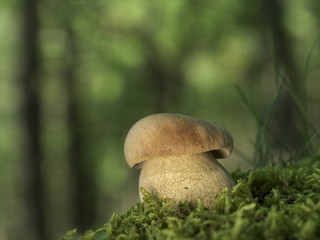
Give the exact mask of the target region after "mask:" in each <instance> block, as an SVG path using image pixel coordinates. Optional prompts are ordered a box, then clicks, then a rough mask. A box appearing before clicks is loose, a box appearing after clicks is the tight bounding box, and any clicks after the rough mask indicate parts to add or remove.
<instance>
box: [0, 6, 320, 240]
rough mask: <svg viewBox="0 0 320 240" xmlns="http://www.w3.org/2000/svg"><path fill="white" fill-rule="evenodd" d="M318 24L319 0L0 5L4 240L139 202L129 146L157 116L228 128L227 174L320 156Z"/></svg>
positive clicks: (49, 236)
mask: <svg viewBox="0 0 320 240" xmlns="http://www.w3.org/2000/svg"><path fill="white" fill-rule="evenodd" d="M319 29H320V1H319V0H291V1H277V0H257V1H249V0H242V1H238V0H216V1H209V0H201V1H186V0H161V1H154V0H121V1H119V0H92V1H84V0H73V1H71V0H64V1H56V0H43V1H38V0H13V1H11V0H2V1H1V2H0V62H1V64H0V240H9V239H13V240H15V239H25V240H29V239H30V240H53V239H58V238H59V237H62V236H63V235H64V233H65V232H66V231H67V230H69V229H73V228H78V229H79V230H80V231H84V230H86V229H88V228H92V227H97V226H101V225H102V224H103V223H104V222H105V221H107V220H108V218H109V217H110V216H111V214H112V213H113V212H119V211H122V210H124V209H126V208H128V207H129V206H130V205H131V204H134V203H135V202H137V201H138V189H137V186H138V176H139V171H138V170H135V169H130V168H129V167H128V166H127V164H126V162H125V159H124V156H123V143H124V139H125V137H126V134H127V132H128V131H129V129H130V127H131V126H132V125H133V124H134V123H135V122H136V121H137V120H139V119H140V118H142V117H144V116H146V115H149V114H153V113H158V112H179V113H184V114H187V115H191V116H194V117H198V118H204V119H208V120H212V121H216V122H218V123H220V124H221V125H223V126H225V127H226V128H227V129H228V130H229V131H230V132H231V134H232V135H233V137H234V142H235V149H234V152H233V154H232V155H231V157H230V158H228V159H225V160H221V161H220V162H221V163H222V164H223V165H224V166H225V167H226V168H227V169H228V170H230V171H232V170H234V169H236V168H242V169H248V168H250V167H253V166H262V165H264V164H268V163H272V161H275V160H276V159H278V158H284V157H286V158H289V159H290V157H291V159H292V157H294V154H293V152H292V151H293V150H301V151H299V154H302V155H303V154H304V155H306V154H308V153H310V151H309V152H308V151H307V150H312V146H311V145H312V144H310V143H312V141H313V138H314V136H315V135H318V133H317V128H319V124H320V114H318V112H319V100H320V94H319V90H320V83H319V78H320V68H319V61H320V43H319V41H318V39H319V34H320V31H319ZM313 147H314V146H313ZM317 151H318V150H317V149H313V153H319V152H317ZM295 153H296V154H298V153H297V151H295ZM302 155H301V156H302Z"/></svg>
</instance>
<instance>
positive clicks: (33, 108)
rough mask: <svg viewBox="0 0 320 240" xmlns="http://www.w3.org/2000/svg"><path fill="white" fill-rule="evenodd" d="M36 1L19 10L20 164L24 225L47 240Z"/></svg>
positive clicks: (29, 1)
mask: <svg viewBox="0 0 320 240" xmlns="http://www.w3.org/2000/svg"><path fill="white" fill-rule="evenodd" d="M37 8H38V1H37V0H24V1H23V7H22V16H23V18H22V21H23V22H22V30H23V32H22V37H21V39H23V40H22V44H23V45H22V57H21V58H22V59H23V66H22V69H21V77H20V82H21V85H22V101H23V106H22V108H23V109H22V110H23V111H22V119H23V123H24V128H25V142H24V146H25V155H24V158H23V163H22V170H23V174H24V176H23V177H24V179H23V181H24V182H23V183H22V185H23V186H24V190H23V191H24V192H23V198H24V204H25V206H26V214H27V215H26V220H25V221H26V222H25V225H26V227H27V228H29V229H28V230H27V231H31V232H33V233H34V234H35V236H34V237H35V238H34V239H39V240H40V239H41V240H45V239H47V236H46V230H45V229H46V219H45V203H44V179H43V177H42V171H41V167H42V166H41V165H42V151H41V120H40V101H41V100H40V91H41V90H40V82H39V69H40V57H39V49H38V46H39V39H38V32H39V19H38V9H37ZM24 237H25V239H28V236H24Z"/></svg>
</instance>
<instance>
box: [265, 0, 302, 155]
mask: <svg viewBox="0 0 320 240" xmlns="http://www.w3.org/2000/svg"><path fill="white" fill-rule="evenodd" d="M265 5H266V6H267V13H268V25H269V26H270V28H271V31H272V33H273V39H274V56H275V70H276V72H277V73H279V74H280V75H282V76H284V78H285V81H286V86H287V87H289V88H282V89H281V91H280V98H279V106H278V109H277V111H276V116H275V118H274V120H273V122H272V128H273V129H274V130H275V132H276V133H275V134H276V135H277V136H279V138H280V140H281V141H282V142H283V143H284V144H285V145H286V146H287V148H288V149H290V150H292V151H295V150H297V149H299V148H300V147H301V146H302V144H303V142H304V139H303V136H302V134H301V132H304V131H306V128H307V126H305V123H304V121H303V118H302V116H301V115H300V114H299V112H298V109H297V105H296V102H295V101H294V98H293V96H294V97H295V98H296V99H298V101H299V102H300V104H301V106H303V107H304V108H306V87H305V81H304V80H303V79H302V77H301V73H300V71H299V69H298V68H297V66H296V64H295V62H294V57H293V54H292V46H291V41H290V38H289V37H288V34H287V32H286V28H285V26H284V24H283V20H282V18H283V6H282V4H281V2H280V1H278V0H270V1H269V0H268V1H266V2H265ZM288 89H290V90H288Z"/></svg>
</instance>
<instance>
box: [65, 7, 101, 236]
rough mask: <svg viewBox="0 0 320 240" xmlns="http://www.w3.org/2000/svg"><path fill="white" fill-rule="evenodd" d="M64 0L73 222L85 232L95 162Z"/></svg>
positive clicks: (92, 210) (91, 213)
mask: <svg viewBox="0 0 320 240" xmlns="http://www.w3.org/2000/svg"><path fill="white" fill-rule="evenodd" d="M69 4H70V3H69V2H68V3H67V2H66V6H67V9H68V11H67V12H68V14H69V15H68V16H65V18H64V25H65V30H66V33H67V53H66V63H65V81H66V87H67V112H68V128H69V139H70V145H69V158H70V167H71V179H72V181H71V185H72V206H73V222H74V224H75V227H76V228H77V229H79V230H80V231H84V230H86V229H88V228H90V227H92V225H93V223H94V220H95V217H96V187H95V181H94V164H93V161H92V160H90V159H88V158H87V156H88V154H86V149H87V147H86V146H87V144H86V140H85V128H86V126H85V125H84V123H83V112H82V109H81V99H82V97H83V96H81V94H80V91H79V87H80V86H79V85H80V83H79V81H78V78H77V76H76V71H77V69H78V68H79V65H78V64H79V56H78V54H77V49H76V41H77V40H76V36H75V32H74V28H73V22H72V20H73V19H72V17H74V16H72V11H71V10H72V9H71V8H70V6H69Z"/></svg>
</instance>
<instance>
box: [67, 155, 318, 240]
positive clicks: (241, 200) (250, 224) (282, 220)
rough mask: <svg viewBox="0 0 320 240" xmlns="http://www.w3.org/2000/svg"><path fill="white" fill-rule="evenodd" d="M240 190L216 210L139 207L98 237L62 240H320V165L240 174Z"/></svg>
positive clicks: (220, 200) (148, 202)
mask: <svg viewBox="0 0 320 240" xmlns="http://www.w3.org/2000/svg"><path fill="white" fill-rule="evenodd" d="M233 177H234V178H235V179H237V185H236V186H235V187H234V188H233V190H232V191H231V192H228V191H227V190H225V191H222V192H221V193H220V194H219V195H218V196H217V197H216V198H215V200H214V203H213V204H212V209H210V210H209V209H206V208H204V207H203V205H202V203H201V202H200V201H199V202H198V204H196V206H194V205H191V204H189V203H181V204H179V205H178V206H173V203H172V202H169V201H164V200H157V199H156V198H154V197H153V196H151V195H150V194H148V193H147V192H144V195H145V202H144V203H137V204H136V205H135V206H132V207H131V208H129V209H128V210H127V211H126V212H124V213H121V214H117V213H115V214H113V216H112V217H111V219H110V220H109V222H107V223H106V224H105V225H104V226H103V227H102V228H100V229H98V230H96V231H88V232H87V233H86V234H85V235H83V236H78V235H77V233H76V231H75V230H74V231H70V232H69V233H68V234H67V235H66V236H65V237H64V238H63V240H75V239H78V240H104V239H108V240H109V239H117V240H120V239H121V240H122V239H154V240H156V239H157V240H159V239H160V240H161V239H183V240H187V239H190V240H191V239H199V240H202V239H226V240H230V239H237V240H238V239H246V240H248V239H255V240H256V239H320V159H316V160H305V161H302V162H300V163H296V164H287V165H286V166H273V167H272V166H269V167H266V168H262V169H253V170H250V171H248V172H241V171H236V172H234V173H233Z"/></svg>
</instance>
